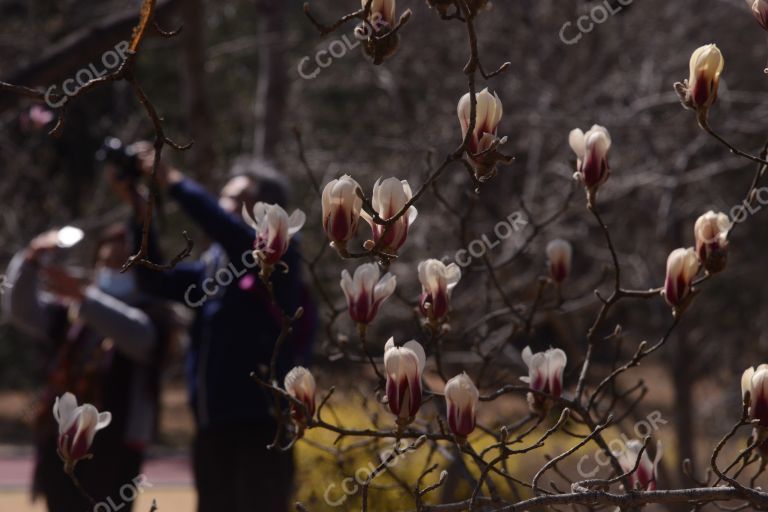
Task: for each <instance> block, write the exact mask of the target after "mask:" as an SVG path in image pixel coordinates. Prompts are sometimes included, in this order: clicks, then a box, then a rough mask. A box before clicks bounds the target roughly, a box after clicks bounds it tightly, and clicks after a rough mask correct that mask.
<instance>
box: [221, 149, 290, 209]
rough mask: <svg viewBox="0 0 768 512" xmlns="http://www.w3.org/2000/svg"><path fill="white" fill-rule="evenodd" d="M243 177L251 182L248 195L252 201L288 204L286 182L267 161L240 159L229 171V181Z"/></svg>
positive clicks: (249, 158)
mask: <svg viewBox="0 0 768 512" xmlns="http://www.w3.org/2000/svg"><path fill="white" fill-rule="evenodd" d="M238 176H245V177H246V178H248V179H250V180H251V186H250V187H249V189H248V193H249V194H250V195H251V197H252V198H253V200H254V201H264V202H265V203H270V204H279V205H280V206H282V207H283V208H285V206H286V204H287V203H288V182H287V180H286V179H285V177H284V176H283V175H282V174H280V172H279V171H278V170H277V169H276V168H275V167H274V166H273V165H272V164H271V163H270V162H268V161H266V160H263V159H261V158H253V157H240V158H238V159H237V160H235V163H234V164H233V165H232V168H231V170H230V179H231V178H236V177H238Z"/></svg>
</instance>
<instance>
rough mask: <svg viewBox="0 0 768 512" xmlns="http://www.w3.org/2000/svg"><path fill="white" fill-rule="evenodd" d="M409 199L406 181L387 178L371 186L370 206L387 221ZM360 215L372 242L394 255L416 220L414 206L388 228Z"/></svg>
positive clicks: (363, 213) (408, 186) (365, 214)
mask: <svg viewBox="0 0 768 512" xmlns="http://www.w3.org/2000/svg"><path fill="white" fill-rule="evenodd" d="M411 197H413V193H412V192H411V187H410V185H408V182H407V181H405V180H403V181H400V180H398V179H396V178H387V179H385V180H384V181H381V179H378V180H376V183H375V184H374V185H373V197H372V198H371V205H372V206H373V209H374V210H375V211H376V213H378V214H379V217H381V218H382V219H383V220H388V219H390V218H392V217H394V216H395V215H396V214H397V213H398V212H399V211H400V210H402V209H403V208H404V207H405V205H406V204H407V203H408V201H410V200H411ZM361 215H362V216H363V218H364V219H365V220H366V222H368V224H370V226H371V231H372V232H373V242H374V243H375V244H378V245H379V247H381V249H382V250H383V251H384V252H387V253H389V254H395V253H397V250H398V249H399V248H400V247H401V246H402V245H403V244H404V243H405V240H406V238H408V229H409V227H410V225H411V224H412V223H413V221H414V220H416V216H417V215H418V211H417V210H416V207H414V206H411V207H409V208H408V211H407V212H405V214H403V216H402V217H400V218H399V219H397V220H396V221H395V222H394V223H393V224H391V225H390V226H385V225H383V224H377V223H376V222H374V220H373V219H372V218H371V216H370V215H368V213H367V212H365V211H364V212H362V214H361ZM387 228H388V229H387ZM385 233H386V234H385Z"/></svg>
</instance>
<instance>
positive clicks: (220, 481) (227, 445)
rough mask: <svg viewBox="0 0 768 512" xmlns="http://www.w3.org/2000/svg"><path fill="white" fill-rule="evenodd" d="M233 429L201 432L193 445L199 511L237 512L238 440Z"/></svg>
mask: <svg viewBox="0 0 768 512" xmlns="http://www.w3.org/2000/svg"><path fill="white" fill-rule="evenodd" d="M233 437H234V436H232V435H231V432H230V429H229V428H217V429H210V430H207V431H204V432H198V434H197V436H196V438H195V442H194V445H193V465H194V474H195V486H196V487H197V512H220V511H227V512H235V511H236V510H237V508H236V503H237V500H236V497H237V481H236V478H235V475H237V473H238V471H237V467H236V466H237V464H236V460H237V453H238V449H239V448H238V447H237V440H236V439H233Z"/></svg>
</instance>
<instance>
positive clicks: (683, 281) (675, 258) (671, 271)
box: [663, 247, 700, 310]
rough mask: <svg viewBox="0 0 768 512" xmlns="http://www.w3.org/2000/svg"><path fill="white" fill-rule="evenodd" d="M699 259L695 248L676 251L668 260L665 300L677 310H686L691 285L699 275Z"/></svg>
mask: <svg viewBox="0 0 768 512" xmlns="http://www.w3.org/2000/svg"><path fill="white" fill-rule="evenodd" d="M699 267H700V264H699V257H698V256H697V255H696V251H695V250H694V249H693V247H689V248H688V249H682V248H681V249H675V250H674V251H672V252H671V253H670V254H669V257H668V258H667V277H666V279H665V281H664V292H663V293H664V299H666V301H667V304H669V305H670V306H672V307H674V308H675V309H676V310H681V309H684V308H685V306H687V305H688V302H689V300H690V298H691V291H692V288H691V283H692V282H693V278H694V277H696V274H698V273H699Z"/></svg>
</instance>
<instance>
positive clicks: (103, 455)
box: [2, 225, 172, 512]
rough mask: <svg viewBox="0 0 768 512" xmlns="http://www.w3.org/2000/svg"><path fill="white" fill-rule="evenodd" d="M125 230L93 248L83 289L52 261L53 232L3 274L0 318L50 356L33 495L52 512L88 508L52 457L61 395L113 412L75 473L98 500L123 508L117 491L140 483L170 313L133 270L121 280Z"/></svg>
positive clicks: (116, 229) (80, 279) (113, 231)
mask: <svg viewBox="0 0 768 512" xmlns="http://www.w3.org/2000/svg"><path fill="white" fill-rule="evenodd" d="M129 236H130V234H129V231H128V229H127V227H126V226H125V225H115V226H112V227H110V228H109V229H107V230H106V231H104V233H103V234H102V235H101V237H100V238H99V239H98V241H97V242H96V250H95V257H94V278H93V282H88V281H87V280H86V279H85V278H84V276H77V275H75V273H74V272H73V271H72V269H66V268H64V267H63V266H60V265H59V264H57V263H56V261H57V258H55V256H56V254H55V252H56V251H57V250H58V248H59V242H60V240H59V236H58V232H57V231H49V232H47V233H43V234H41V235H39V236H37V237H35V238H34V239H33V240H32V241H31V242H30V243H29V245H28V246H27V247H26V248H24V249H23V250H21V251H20V252H18V253H17V254H16V255H15V257H14V258H13V259H12V261H11V263H10V265H9V267H8V269H7V280H8V286H7V290H6V293H5V294H4V295H3V303H2V307H3V312H4V315H5V316H6V318H7V319H8V320H10V321H11V323H12V324H13V325H14V326H16V327H17V328H18V329H20V330H21V331H23V332H24V333H26V334H28V335H29V336H31V337H33V338H34V339H36V340H39V341H40V342H41V344H42V347H43V349H44V352H45V353H46V355H47V356H49V358H48V359H49V360H48V362H47V364H46V367H47V368H46V371H47V375H48V377H47V384H46V387H45V390H44V392H43V393H42V396H41V398H40V401H39V405H38V407H37V410H36V414H35V429H34V430H35V438H36V448H37V450H36V451H37V458H36V459H37V460H36V465H35V473H34V484H33V485H34V487H33V496H34V497H38V496H40V495H43V496H44V497H45V500H46V502H47V506H48V510H49V511H51V512H81V511H86V510H89V509H90V508H91V505H90V504H89V503H88V501H87V500H86V499H85V498H83V497H82V495H81V494H80V493H79V492H78V490H77V489H76V488H75V486H74V485H73V482H72V481H71V480H70V478H69V477H68V476H67V475H66V474H65V473H64V471H63V466H64V463H63V462H62V460H61V459H60V457H59V455H58V453H57V435H58V426H57V424H56V421H55V419H54V416H53V413H52V407H53V404H54V401H55V399H56V397H57V396H60V395H62V394H64V393H65V392H71V393H73V394H74V395H75V396H76V397H77V399H78V401H79V402H81V403H82V402H89V403H92V404H94V405H95V406H96V407H97V408H98V409H99V410H102V411H104V410H107V411H110V412H111V414H112V422H111V424H110V425H109V426H108V427H107V428H106V429H104V430H103V431H101V432H100V434H99V435H98V436H97V437H96V439H95V442H94V444H93V446H92V449H91V453H93V454H94V455H95V456H94V458H93V459H91V460H85V461H82V462H80V463H79V464H78V465H77V467H76V469H75V474H76V475H77V478H78V479H79V480H80V482H81V484H82V486H83V488H84V489H85V490H86V491H87V492H88V493H89V494H90V495H91V496H92V497H93V498H94V499H95V500H96V502H97V503H98V502H103V501H105V500H107V499H111V500H113V502H115V503H121V509H122V510H123V511H128V512H129V511H130V510H131V509H132V507H133V504H132V503H130V502H124V500H123V498H121V495H120V489H121V488H122V487H124V486H125V485H127V484H132V483H133V482H135V481H136V478H137V477H139V476H140V475H141V466H142V462H143V460H144V454H145V450H146V448H147V447H148V445H149V444H150V442H151V441H152V440H153V437H154V434H155V430H156V424H157V420H158V414H159V387H160V382H159V381H160V371H161V367H162V362H163V359H164V354H165V351H166V348H167V345H168V341H169V339H170V336H171V331H172V328H171V327H170V322H169V320H167V319H168V317H169V315H168V310H167V308H165V307H163V305H162V304H159V303H158V302H157V301H156V300H150V299H148V298H147V297H146V296H143V295H142V294H141V293H140V292H139V291H138V288H137V286H136V280H135V275H134V273H133V272H130V271H129V272H126V273H124V274H121V273H120V272H119V270H120V267H121V266H122V264H123V262H124V261H125V260H126V258H127V257H128V256H129V255H130V252H129V248H130V243H129V240H128V238H129Z"/></svg>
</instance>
